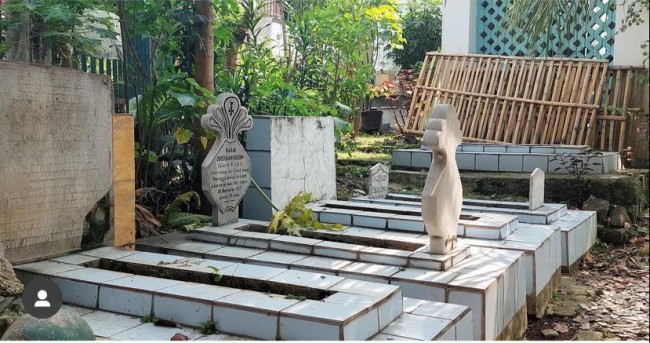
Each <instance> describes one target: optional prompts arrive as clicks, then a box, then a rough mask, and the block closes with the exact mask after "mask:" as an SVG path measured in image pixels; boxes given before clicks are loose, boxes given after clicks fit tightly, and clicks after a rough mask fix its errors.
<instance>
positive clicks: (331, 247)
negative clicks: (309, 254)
mask: <svg viewBox="0 0 650 343" xmlns="http://www.w3.org/2000/svg"><path fill="white" fill-rule="evenodd" d="M363 248H365V246H363V245H357V244H347V243H339V242H328V241H323V242H322V243H318V244H316V245H314V255H318V256H325V257H334V258H339V259H343V260H356V259H357V257H358V255H359V251H360V250H361V249H363Z"/></svg>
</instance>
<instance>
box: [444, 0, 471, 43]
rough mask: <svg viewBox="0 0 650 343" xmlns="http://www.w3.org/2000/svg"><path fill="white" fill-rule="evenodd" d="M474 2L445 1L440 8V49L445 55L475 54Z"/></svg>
mask: <svg viewBox="0 0 650 343" xmlns="http://www.w3.org/2000/svg"><path fill="white" fill-rule="evenodd" d="M476 5H477V1H476V0H445V1H444V3H443V7H442V47H441V48H440V50H441V51H442V52H445V53H460V54H472V53H475V52H476Z"/></svg>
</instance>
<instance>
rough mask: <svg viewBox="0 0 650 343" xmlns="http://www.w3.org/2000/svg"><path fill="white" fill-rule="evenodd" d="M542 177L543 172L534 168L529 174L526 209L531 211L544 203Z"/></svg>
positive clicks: (543, 176)
mask: <svg viewBox="0 0 650 343" xmlns="http://www.w3.org/2000/svg"><path fill="white" fill-rule="evenodd" d="M544 179H546V177H545V173H544V171H543V170H541V169H539V168H535V170H533V172H532V173H531V174H530V189H529V190H528V209H529V210H531V211H533V210H536V209H538V208H540V207H542V205H544Z"/></svg>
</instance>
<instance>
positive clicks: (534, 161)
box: [391, 143, 622, 175]
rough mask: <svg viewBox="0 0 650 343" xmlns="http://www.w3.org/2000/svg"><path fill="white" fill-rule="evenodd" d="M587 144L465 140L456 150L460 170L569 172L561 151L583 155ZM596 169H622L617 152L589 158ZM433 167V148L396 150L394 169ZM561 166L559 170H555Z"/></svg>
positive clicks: (601, 172)
mask: <svg viewBox="0 0 650 343" xmlns="http://www.w3.org/2000/svg"><path fill="white" fill-rule="evenodd" d="M588 148H589V146H587V145H523V144H513V145H498V144H479V143H463V144H461V145H460V146H458V149H457V150H456V163H457V164H458V169H459V170H461V171H489V172H516V173H530V172H532V171H533V170H535V168H539V169H541V170H542V171H544V172H545V173H555V174H568V171H566V170H565V169H564V168H560V167H561V166H560V161H559V160H553V158H554V157H556V156H557V155H559V154H573V155H575V156H584V155H585V154H586V152H587V150H588ZM589 164H590V167H592V168H593V169H594V170H592V171H589V172H588V174H591V175H594V174H607V173H610V172H612V171H615V170H618V169H621V167H622V163H621V156H620V154H619V153H618V152H601V155H598V156H592V157H591V158H590V159H589ZM430 166H431V151H430V150H428V149H426V148H425V149H423V148H420V149H396V150H393V155H392V160H391V168H392V169H407V170H408V169H428V168H429V167H430ZM556 168H560V169H559V170H555V169H556Z"/></svg>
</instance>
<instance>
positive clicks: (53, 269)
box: [13, 261, 84, 275]
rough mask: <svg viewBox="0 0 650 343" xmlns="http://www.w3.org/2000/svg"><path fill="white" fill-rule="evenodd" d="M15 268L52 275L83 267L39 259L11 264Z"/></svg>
mask: <svg viewBox="0 0 650 343" xmlns="http://www.w3.org/2000/svg"><path fill="white" fill-rule="evenodd" d="M13 268H14V269H15V270H22V271H27V272H32V273H38V274H43V275H54V274H58V273H63V272H67V271H69V270H73V269H79V268H84V267H82V266H77V265H74V264H67V263H60V262H52V261H39V262H32V263H26V264H20V265H17V266H13Z"/></svg>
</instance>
